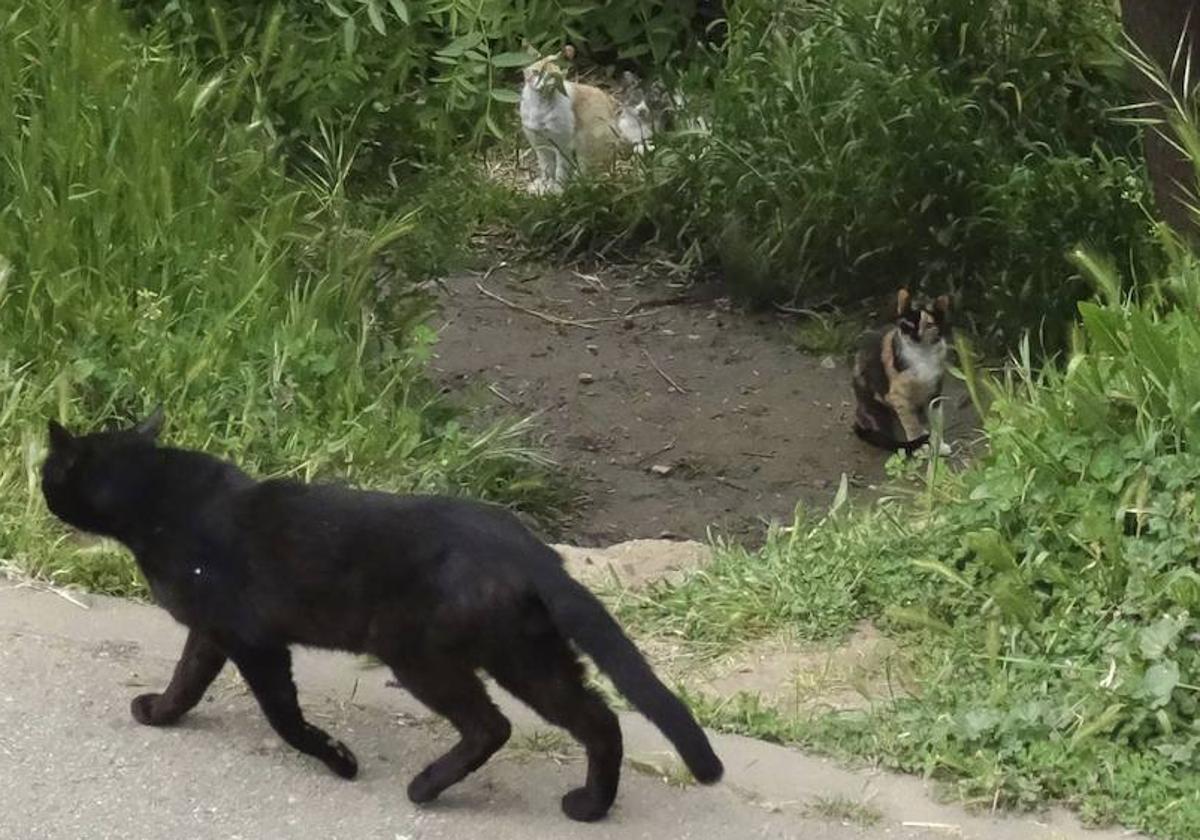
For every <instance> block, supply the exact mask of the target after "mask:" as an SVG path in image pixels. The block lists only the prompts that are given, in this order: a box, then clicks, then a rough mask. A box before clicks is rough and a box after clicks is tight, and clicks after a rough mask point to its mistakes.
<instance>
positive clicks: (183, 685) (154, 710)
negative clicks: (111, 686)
mask: <svg viewBox="0 0 1200 840" xmlns="http://www.w3.org/2000/svg"><path fill="white" fill-rule="evenodd" d="M223 667H225V652H224V651H223V650H221V648H220V647H218V646H217V644H216V643H215V642H214V641H213V640H212V639H210V638H209V637H208V636H206V635H204V634H203V633H199V632H197V631H195V630H192V631H189V632H188V637H187V641H186V642H184V645H183V653H182V654H181V655H180V657H179V663H178V664H177V665H176V666H175V673H174V674H173V675H172V676H171V682H170V684H169V685H168V686H167V687H166V689H165V690H164V691H163V693H162V694H139V695H138V696H137V697H135V698H133V703H131V704H130V711H131V712H132V713H133V717H134V720H136V721H137V722H138V723H142V724H145V725H146V726H168V725H170V724H172V723H175V722H176V721H178V720H179V719H180V718H181V717H183V716H184V715H185V714H187V713H188V712H189V711H191V709H192V708H193V707H194V706H195V705H196V704H197V703H199V702H200V699H201V698H202V697H204V692H205V691H207V690H208V687H209V686H210V685H212V681H213V680H215V679H216V678H217V674H219V673H221V669H222V668H223Z"/></svg>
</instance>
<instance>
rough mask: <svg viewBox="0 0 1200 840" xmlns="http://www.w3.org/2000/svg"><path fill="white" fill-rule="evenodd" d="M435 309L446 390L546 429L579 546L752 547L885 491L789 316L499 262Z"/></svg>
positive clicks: (486, 410) (695, 292)
mask: <svg viewBox="0 0 1200 840" xmlns="http://www.w3.org/2000/svg"><path fill="white" fill-rule="evenodd" d="M481 289H482V290H483V291H481ZM497 298H501V299H503V300H500V299H497ZM440 303H441V312H442V320H441V321H440V322H439V324H438V328H439V332H440V339H439V342H438V344H437V346H436V355H435V358H434V360H433V366H432V367H433V371H434V375H435V376H437V377H438V378H439V380H440V382H441V384H442V385H443V386H444V387H445V388H446V389H448V390H451V391H453V392H455V393H456V394H457V395H458V396H459V398H460V399H466V400H468V401H469V403H470V404H471V405H472V406H473V408H474V409H475V410H476V411H477V412H479V413H480V414H481V415H483V416H484V417H488V416H501V415H507V416H512V415H513V414H536V415H537V423H538V427H539V428H540V429H541V430H542V431H543V432H544V445H545V446H546V447H547V449H548V450H549V452H550V453H551V454H552V457H554V458H555V459H556V460H557V461H558V462H559V463H560V464H562V465H563V466H564V467H565V468H568V469H570V470H572V471H574V472H575V473H576V474H577V475H578V476H579V477H580V479H581V481H580V486H581V488H582V492H583V498H582V499H581V504H580V505H579V506H578V509H577V511H576V513H575V515H574V516H573V518H572V519H571V521H569V522H568V523H567V525H566V528H565V530H564V532H563V533H561V534H560V537H561V538H562V539H563V540H565V541H567V542H570V543H575V544H580V545H607V544H610V543H614V542H619V541H622V540H628V539H634V538H662V537H665V538H672V539H679V538H690V539H701V540H703V539H705V538H706V536H708V535H709V534H710V529H711V533H713V534H719V535H724V536H728V537H731V538H737V539H740V540H743V541H749V542H755V541H757V540H759V539H761V537H762V534H763V533H764V531H765V529H764V527H763V526H764V523H766V522H768V521H772V520H777V521H790V519H791V518H792V516H793V513H794V510H795V506H796V504H797V502H800V503H803V504H804V505H806V506H812V507H815V508H817V509H823V508H825V507H827V506H828V505H829V504H830V503H831V502H832V500H833V498H834V495H835V493H836V491H837V488H838V485H839V482H840V479H841V476H842V475H843V473H844V474H846V475H847V477H848V479H849V481H850V484H851V486H852V487H854V488H856V490H855V492H856V493H859V494H863V493H870V492H872V490H873V489H874V488H875V487H876V486H877V485H878V484H879V483H880V482H881V481H882V480H883V479H884V469H883V465H884V462H885V460H886V457H887V456H886V453H884V452H881V451H879V450H876V449H873V448H872V447H869V446H867V445H866V444H864V443H862V442H861V441H859V440H858V439H857V438H855V437H854V435H853V434H852V433H851V431H850V422H851V419H852V412H853V405H852V402H851V399H852V398H851V394H850V387H849V372H848V369H847V361H848V359H847V358H845V353H843V352H838V353H834V354H831V355H825V356H813V355H810V354H806V353H804V352H802V351H801V350H800V349H799V347H798V345H797V343H796V342H795V340H794V336H795V331H796V328H797V327H796V321H795V319H794V317H792V316H788V315H783V314H775V313H748V312H744V311H740V310H739V309H737V308H736V307H734V306H733V305H731V303H730V301H729V300H728V299H725V298H722V297H719V296H717V295H715V294H714V293H713V292H712V291H711V290H710V289H706V288H704V287H695V286H691V287H682V286H679V287H673V286H672V285H671V284H670V283H669V282H668V281H667V280H666V279H664V277H663V276H662V272H656V271H654V270H653V268H652V267H635V268H622V267H614V266H605V267H604V268H601V269H594V270H590V271H577V270H572V269H567V268H550V267H544V266H536V265H528V264H521V265H515V266H509V265H507V264H505V263H503V262H501V263H500V264H499V265H498V266H496V267H495V268H493V269H491V270H489V271H487V272H482V273H475V272H468V273H463V274H460V275H456V276H453V277H450V278H448V279H447V280H446V281H445V283H444V284H443V286H442V293H441V297H440ZM534 313H536V314H534ZM951 385H952V386H954V385H957V383H951ZM948 395H949V396H950V399H949V400H948V401H947V405H946V428H947V437H948V439H950V440H951V441H955V440H958V439H960V438H962V437H964V436H966V435H969V433H970V430H971V429H972V428H973V418H972V417H971V416H970V415H969V413H968V411H967V410H966V409H964V408H963V407H962V405H961V403H962V400H961V399H960V397H961V396H962V391H961V389H959V388H955V387H951V388H949V389H948Z"/></svg>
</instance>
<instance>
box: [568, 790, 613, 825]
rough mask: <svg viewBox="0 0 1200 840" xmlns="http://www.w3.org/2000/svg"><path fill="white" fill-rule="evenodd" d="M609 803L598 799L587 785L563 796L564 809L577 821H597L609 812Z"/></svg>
mask: <svg viewBox="0 0 1200 840" xmlns="http://www.w3.org/2000/svg"><path fill="white" fill-rule="evenodd" d="M608 807H609V806H608V805H605V804H603V803H602V802H599V801H597V798H596V796H595V795H594V794H593V793H592V792H591V791H590V790H589V789H588V788H585V787H581V788H575V790H572V791H570V792H568V793H567V794H566V795H565V796H563V798H562V811H563V813H564V814H566V815H567V816H568V817H570V818H571V819H573V820H575V821H576V822H595V821H596V820H598V819H602V818H603V817H604V815H605V814H607V813H608Z"/></svg>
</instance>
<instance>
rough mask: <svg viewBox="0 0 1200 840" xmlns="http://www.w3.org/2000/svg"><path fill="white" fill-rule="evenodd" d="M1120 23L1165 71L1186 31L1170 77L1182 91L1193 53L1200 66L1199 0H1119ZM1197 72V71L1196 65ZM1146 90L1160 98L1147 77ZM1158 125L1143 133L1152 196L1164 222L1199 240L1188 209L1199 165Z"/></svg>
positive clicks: (1196, 224)
mask: <svg viewBox="0 0 1200 840" xmlns="http://www.w3.org/2000/svg"><path fill="white" fill-rule="evenodd" d="M1120 2H1121V23H1122V24H1123V25H1124V27H1125V32H1126V34H1127V35H1129V37H1130V39H1131V40H1132V41H1133V42H1134V43H1135V44H1137V45H1138V47H1139V48H1140V49H1141V50H1142V52H1144V53H1145V54H1146V55H1147V56H1148V57H1149V58H1150V59H1151V60H1152V61H1153V62H1154V63H1155V64H1157V65H1158V66H1159V67H1160V68H1161V69H1162V70H1163V71H1164V72H1168V73H1169V72H1170V70H1171V65H1172V61H1173V60H1174V58H1175V50H1176V49H1177V48H1178V46H1179V39H1180V36H1181V35H1183V34H1184V30H1185V28H1186V30H1187V34H1186V36H1185V41H1184V45H1183V50H1182V51H1181V52H1180V57H1179V61H1178V63H1177V64H1176V67H1177V68H1178V69H1177V71H1176V72H1175V73H1173V74H1172V76H1171V83H1172V84H1173V85H1174V86H1175V89H1176V91H1177V92H1178V93H1179V94H1180V95H1182V94H1183V67H1184V66H1185V62H1186V61H1187V59H1188V56H1189V55H1190V56H1191V60H1192V62H1193V67H1195V68H1200V0H1120ZM1193 73H1195V70H1193ZM1143 90H1144V91H1145V92H1146V94H1147V95H1148V96H1152V97H1154V98H1160V97H1161V96H1162V93H1161V91H1156V90H1155V89H1154V88H1153V86H1152V85H1151V84H1150V83H1149V81H1148V80H1144V84H1143ZM1159 131H1160V129H1159V128H1158V127H1156V126H1152V125H1150V126H1146V127H1145V129H1144V130H1143V132H1142V137H1143V142H1144V145H1145V150H1146V169H1147V171H1148V172H1149V174H1150V181H1151V184H1152V185H1153V187H1154V200H1155V203H1156V204H1157V205H1158V211H1159V215H1160V216H1161V217H1162V219H1163V221H1165V222H1167V223H1168V224H1169V225H1171V227H1173V228H1175V230H1177V231H1179V232H1180V233H1183V234H1186V235H1187V236H1188V237H1189V238H1191V239H1192V241H1193V242H1197V241H1200V222H1198V221H1197V219H1195V218H1193V216H1192V213H1191V211H1189V210H1188V208H1187V195H1188V192H1189V191H1195V188H1196V168H1195V166H1194V165H1193V163H1192V161H1191V160H1189V159H1188V158H1187V157H1186V156H1184V155H1182V154H1180V153H1179V151H1178V150H1177V149H1175V148H1174V147H1173V146H1172V145H1171V144H1170V142H1168V141H1167V139H1166V138H1164V137H1163V136H1162V135H1161V134H1160V133H1159Z"/></svg>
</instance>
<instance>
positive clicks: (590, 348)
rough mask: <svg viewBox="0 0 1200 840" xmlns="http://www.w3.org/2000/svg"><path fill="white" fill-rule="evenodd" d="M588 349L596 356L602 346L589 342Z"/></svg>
mask: <svg viewBox="0 0 1200 840" xmlns="http://www.w3.org/2000/svg"><path fill="white" fill-rule="evenodd" d="M587 351H588V352H589V353H591V354H592V355H593V356H595V355H596V354H597V353H599V352H600V348H599V347H597V346H596V345H595V344H589V345H588V346H587Z"/></svg>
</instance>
